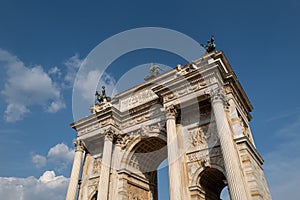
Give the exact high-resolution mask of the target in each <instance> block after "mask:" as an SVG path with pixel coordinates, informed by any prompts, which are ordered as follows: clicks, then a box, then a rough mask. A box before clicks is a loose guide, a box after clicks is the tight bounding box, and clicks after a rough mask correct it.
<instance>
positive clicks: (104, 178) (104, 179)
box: [97, 129, 115, 200]
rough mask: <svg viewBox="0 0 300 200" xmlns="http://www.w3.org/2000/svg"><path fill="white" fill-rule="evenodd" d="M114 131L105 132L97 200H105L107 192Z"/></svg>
mask: <svg viewBox="0 0 300 200" xmlns="http://www.w3.org/2000/svg"><path fill="white" fill-rule="evenodd" d="M114 135H115V133H114V131H113V130H111V129H108V130H106V131H105V138H104V147H103V154H102V155H103V156H102V166H101V172H100V180H99V185H98V197H97V199H99V200H107V199H108V192H109V178H110V166H111V157H112V148H113V140H114Z"/></svg>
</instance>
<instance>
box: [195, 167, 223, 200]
mask: <svg viewBox="0 0 300 200" xmlns="http://www.w3.org/2000/svg"><path fill="white" fill-rule="evenodd" d="M199 185H200V188H201V189H200V192H201V197H202V199H203V200H220V195H221V191H222V190H223V188H224V187H226V185H227V184H226V178H225V176H224V174H223V173H222V172H221V171H220V170H218V169H216V168H206V169H204V170H203V171H202V172H201V174H200V178H199Z"/></svg>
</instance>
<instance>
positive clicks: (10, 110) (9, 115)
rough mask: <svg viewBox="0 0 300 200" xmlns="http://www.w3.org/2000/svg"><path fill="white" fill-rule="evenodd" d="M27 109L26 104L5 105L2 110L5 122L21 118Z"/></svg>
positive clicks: (27, 111)
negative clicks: (4, 108)
mask: <svg viewBox="0 0 300 200" xmlns="http://www.w3.org/2000/svg"><path fill="white" fill-rule="evenodd" d="M29 112H30V111H29V109H27V107H26V106H24V105H21V104H18V103H10V104H8V105H7V107H6V110H5V111H4V114H5V120H6V121H7V122H15V121H19V120H22V119H23V118H24V116H25V114H26V113H29Z"/></svg>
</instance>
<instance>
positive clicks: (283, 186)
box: [265, 116, 300, 200]
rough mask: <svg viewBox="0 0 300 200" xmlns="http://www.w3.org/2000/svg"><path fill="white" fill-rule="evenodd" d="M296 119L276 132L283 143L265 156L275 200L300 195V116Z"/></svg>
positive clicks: (266, 170)
mask: <svg viewBox="0 0 300 200" xmlns="http://www.w3.org/2000/svg"><path fill="white" fill-rule="evenodd" d="M294 119H296V120H295V121H292V122H290V120H289V122H290V123H289V124H288V125H286V126H285V127H283V128H282V129H280V130H279V131H278V133H277V134H275V136H279V137H280V139H281V143H280V144H278V146H277V148H276V149H275V150H274V151H273V152H270V153H268V154H267V155H266V156H265V161H266V165H265V174H266V177H267V181H268V184H269V187H270V191H271V194H272V197H273V199H274V200H276V199H297V198H298V197H299V196H300V190H299V189H298V185H299V183H300V182H299V180H300V171H299V166H300V151H299V146H300V134H299V133H300V120H299V119H300V116H298V117H297V116H294Z"/></svg>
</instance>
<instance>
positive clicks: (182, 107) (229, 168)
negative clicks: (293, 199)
mask: <svg viewBox="0 0 300 200" xmlns="http://www.w3.org/2000/svg"><path fill="white" fill-rule="evenodd" d="M90 109H91V112H92V114H91V115H90V116H88V117H85V118H83V119H81V120H79V121H76V122H74V123H73V124H72V125H71V126H72V127H73V128H74V129H75V130H76V131H77V138H76V140H75V142H74V144H75V158H74V163H73V168H72V173H71V178H70V183H69V188H68V192H67V198H66V199H67V200H74V199H79V200H96V199H98V200H118V199H120V200H148V199H158V189H157V168H158V166H159V165H160V164H161V162H162V161H163V160H165V159H166V158H167V159H168V166H167V167H168V171H169V185H170V188H169V192H170V199H171V200H196V199H197V200H198V199H199V200H200V199H201V200H217V199H220V193H221V191H222V189H223V188H224V187H226V186H228V189H229V193H230V198H231V199H232V200H247V199H263V200H268V199H271V196H270V192H269V189H268V186H267V183H266V180H265V176H264V173H263V170H262V164H263V159H262V157H261V156H260V154H259V153H258V152H257V150H256V147H255V143H254V141H253V137H252V133H251V130H250V127H249V121H250V120H251V115H250V112H251V110H252V105H251V103H250V101H249V99H248V98H247V96H246V94H245V91H244V90H243V88H242V86H241V84H240V82H239V80H238V78H237V77H236V75H235V73H234V72H233V70H232V68H231V66H230V64H229V62H228V60H227V59H226V57H225V55H224V53H223V52H222V51H213V52H210V53H207V54H205V55H204V56H203V57H201V58H199V59H198V60H195V61H193V62H191V63H188V64H186V65H185V66H181V65H178V66H176V67H175V68H174V69H172V70H170V71H168V72H165V73H163V74H155V76H150V77H148V78H147V80H146V81H145V82H144V83H142V84H140V85H137V86H135V87H133V88H131V89H129V90H127V91H124V92H122V93H120V94H117V95H116V96H115V97H114V98H112V99H111V101H108V100H107V99H105V98H104V99H102V101H101V102H100V103H98V104H95V105H93V106H91V108H90Z"/></svg>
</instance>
